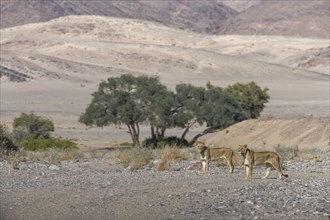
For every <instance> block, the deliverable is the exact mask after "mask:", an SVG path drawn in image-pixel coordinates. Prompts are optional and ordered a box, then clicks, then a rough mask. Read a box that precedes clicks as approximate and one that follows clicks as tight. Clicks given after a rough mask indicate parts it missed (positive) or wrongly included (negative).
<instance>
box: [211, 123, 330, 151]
mask: <svg viewBox="0 0 330 220" xmlns="http://www.w3.org/2000/svg"><path fill="white" fill-rule="evenodd" d="M329 141H330V119H329V118H314V117H304V118H294V119H293V118H286V119H283V118H282V119H271V118H268V119H254V120H247V121H243V122H240V123H238V124H235V125H233V126H231V127H229V128H228V129H225V130H223V131H221V132H218V133H216V134H215V135H214V136H212V137H211V138H209V139H208V140H207V143H208V144H209V145H212V146H228V147H231V148H233V149H236V148H237V146H238V145H239V144H248V145H249V146H250V147H251V148H252V149H255V150H262V149H263V150H265V149H268V150H274V148H276V147H277V146H282V147H287V148H288V147H291V148H295V147H298V150H299V149H300V150H306V149H313V148H325V149H326V148H329V144H330V142H329Z"/></svg>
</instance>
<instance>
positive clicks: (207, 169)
mask: <svg viewBox="0 0 330 220" xmlns="http://www.w3.org/2000/svg"><path fill="white" fill-rule="evenodd" d="M209 163H210V162H209V160H205V161H203V166H204V173H209Z"/></svg>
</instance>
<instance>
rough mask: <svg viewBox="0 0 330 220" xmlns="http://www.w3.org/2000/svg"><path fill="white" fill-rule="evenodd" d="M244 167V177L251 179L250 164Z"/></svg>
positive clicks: (251, 169) (251, 167)
mask: <svg viewBox="0 0 330 220" xmlns="http://www.w3.org/2000/svg"><path fill="white" fill-rule="evenodd" d="M245 169H246V177H245V179H247V180H250V179H252V171H253V166H252V165H249V166H246V167H245Z"/></svg>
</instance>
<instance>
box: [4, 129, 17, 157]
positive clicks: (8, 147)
mask: <svg viewBox="0 0 330 220" xmlns="http://www.w3.org/2000/svg"><path fill="white" fill-rule="evenodd" d="M0 151H1V153H5V154H8V153H9V152H10V151H17V146H16V145H15V144H14V142H13V141H12V140H11V138H10V137H9V135H8V133H7V129H6V127H5V125H3V124H0Z"/></svg>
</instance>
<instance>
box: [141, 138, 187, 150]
mask: <svg viewBox="0 0 330 220" xmlns="http://www.w3.org/2000/svg"><path fill="white" fill-rule="evenodd" d="M143 146H144V147H147V148H152V149H163V148H165V147H166V146H172V147H174V146H180V147H188V146H189V143H188V141H187V140H186V139H183V140H181V139H180V138H178V137H175V136H170V137H165V138H162V139H156V140H154V139H152V138H147V139H145V141H144V142H143Z"/></svg>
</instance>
